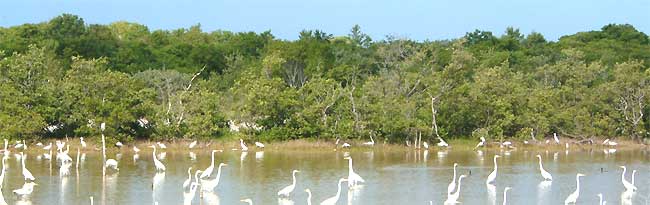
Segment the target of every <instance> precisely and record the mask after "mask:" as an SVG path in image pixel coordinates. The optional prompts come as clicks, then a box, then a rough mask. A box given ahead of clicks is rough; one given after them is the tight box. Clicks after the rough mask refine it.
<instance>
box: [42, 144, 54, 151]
mask: <svg viewBox="0 0 650 205" xmlns="http://www.w3.org/2000/svg"><path fill="white" fill-rule="evenodd" d="M43 149H44V150H50V149H52V143H51V142H50V144H49V145H47V146H45V147H43Z"/></svg>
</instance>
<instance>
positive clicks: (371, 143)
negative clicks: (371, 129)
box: [363, 135, 375, 146]
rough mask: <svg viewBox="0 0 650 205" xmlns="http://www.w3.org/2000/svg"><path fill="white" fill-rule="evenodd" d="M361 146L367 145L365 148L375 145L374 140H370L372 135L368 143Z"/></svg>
mask: <svg viewBox="0 0 650 205" xmlns="http://www.w3.org/2000/svg"><path fill="white" fill-rule="evenodd" d="M363 145H367V146H374V145H375V139H373V138H372V135H370V142H364V143H363Z"/></svg>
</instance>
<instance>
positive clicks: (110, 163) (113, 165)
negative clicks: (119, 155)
mask: <svg viewBox="0 0 650 205" xmlns="http://www.w3.org/2000/svg"><path fill="white" fill-rule="evenodd" d="M105 166H106V167H107V168H113V169H115V170H117V171H120V168H117V161H116V160H114V159H107V160H106V163H105Z"/></svg>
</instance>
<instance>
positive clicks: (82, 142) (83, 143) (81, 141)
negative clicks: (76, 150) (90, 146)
mask: <svg viewBox="0 0 650 205" xmlns="http://www.w3.org/2000/svg"><path fill="white" fill-rule="evenodd" d="M79 141H80V143H81V148H86V142H85V141H84V138H83V137H80V138H79Z"/></svg>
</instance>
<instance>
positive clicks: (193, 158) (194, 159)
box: [190, 152, 196, 161]
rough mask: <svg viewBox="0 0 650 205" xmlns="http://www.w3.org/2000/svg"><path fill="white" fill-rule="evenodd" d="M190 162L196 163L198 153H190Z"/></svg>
mask: <svg viewBox="0 0 650 205" xmlns="http://www.w3.org/2000/svg"><path fill="white" fill-rule="evenodd" d="M190 160H192V161H196V153H194V152H190Z"/></svg>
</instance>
